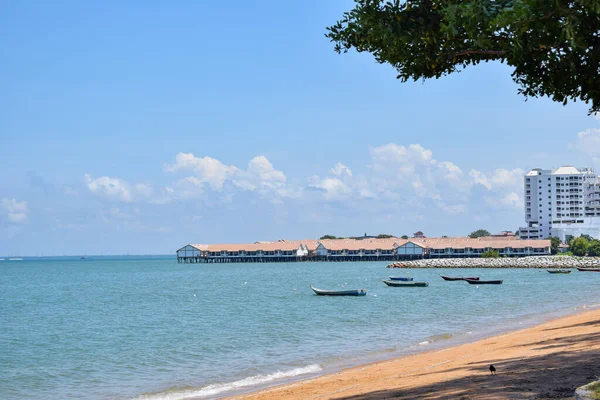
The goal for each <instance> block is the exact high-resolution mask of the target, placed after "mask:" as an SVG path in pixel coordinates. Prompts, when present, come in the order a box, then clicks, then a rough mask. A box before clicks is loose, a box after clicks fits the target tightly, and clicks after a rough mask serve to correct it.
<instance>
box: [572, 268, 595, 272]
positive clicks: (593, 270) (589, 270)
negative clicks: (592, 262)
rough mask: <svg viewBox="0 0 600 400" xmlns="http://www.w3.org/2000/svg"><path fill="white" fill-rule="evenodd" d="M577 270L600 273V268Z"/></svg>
mask: <svg viewBox="0 0 600 400" xmlns="http://www.w3.org/2000/svg"><path fill="white" fill-rule="evenodd" d="M577 269H578V270H579V271H581V272H600V268H580V267H577Z"/></svg>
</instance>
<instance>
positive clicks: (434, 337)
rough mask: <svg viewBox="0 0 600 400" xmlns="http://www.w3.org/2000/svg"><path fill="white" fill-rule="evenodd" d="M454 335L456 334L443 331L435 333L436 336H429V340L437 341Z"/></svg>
mask: <svg viewBox="0 0 600 400" xmlns="http://www.w3.org/2000/svg"><path fill="white" fill-rule="evenodd" d="M453 336H454V335H452V334H451V333H442V334H440V335H434V336H431V337H430V338H429V340H430V341H431V342H437V341H439V340H446V339H452V337H453Z"/></svg>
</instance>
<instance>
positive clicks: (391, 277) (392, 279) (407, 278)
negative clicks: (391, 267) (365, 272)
mask: <svg viewBox="0 0 600 400" xmlns="http://www.w3.org/2000/svg"><path fill="white" fill-rule="evenodd" d="M412 280H413V278H409V277H404V276H390V281H403V282H411V281H412Z"/></svg>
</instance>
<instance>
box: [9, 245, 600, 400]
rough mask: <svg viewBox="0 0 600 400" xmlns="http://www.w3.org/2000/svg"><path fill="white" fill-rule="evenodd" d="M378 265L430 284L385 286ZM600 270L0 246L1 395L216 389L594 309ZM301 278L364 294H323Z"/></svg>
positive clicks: (247, 386) (269, 381)
mask: <svg viewBox="0 0 600 400" xmlns="http://www.w3.org/2000/svg"><path fill="white" fill-rule="evenodd" d="M440 274H445V275H452V276H479V277H481V279H503V280H504V284H503V285H488V286H484V285H469V284H468V283H466V282H464V281H458V282H446V281H443V280H442V279H441V278H440V276H439V275H440ZM390 275H401V276H410V277H413V278H414V279H415V280H417V281H428V282H429V287H426V288H391V287H387V286H386V285H385V284H383V282H382V280H383V279H386V278H388V277H389V276H390ZM599 283H600V274H594V273H584V272H577V271H574V272H573V273H571V274H570V275H551V274H549V273H547V272H546V271H545V270H540V269H465V270H461V269H388V268H386V263H385V262H354V263H352V262H347V263H344V262H331V263H326V262H305V263H265V264H258V263H257V264H178V263H177V262H176V260H175V259H174V257H144V258H141V257H140V258H136V257H124V258H118V257H117V258H110V257H103V258H99V257H98V258H94V257H88V258H87V259H84V260H81V259H79V258H75V259H72V258H64V259H60V258H59V259H43V258H42V259H34V260H31V259H28V258H26V257H25V259H24V260H8V259H5V260H3V261H0V398H1V399H7V400H8V399H81V398H86V399H139V400H142V399H144V400H163V399H165V400H166V399H168V400H179V399H210V398H220V397H224V396H228V395H232V394H239V393H243V392H248V391H253V390H257V389H261V388H264V387H267V386H271V385H277V384H281V383H285V382H290V381H293V380H300V379H306V378H310V377H314V376H317V375H320V374H325V373H328V372H334V371H337V370H340V369H343V368H346V367H349V366H354V365H359V364H363V363H367V362H371V361H377V360H383V359H388V358H392V357H399V356H402V355H404V354H410V353H414V352H418V351H424V350H430V349H435V348H439V347H443V346H449V345H452V344H457V343H462V342H467V341H471V340H475V339H477V338H481V337H485V336H489V335H492V334H496V333H500V332H505V331H508V330H514V329H518V328H521V327H525V326H530V325H532V324H536V323H539V322H542V321H545V320H548V319H551V318H554V317H557V316H561V315H566V314H571V313H576V312H581V311H584V310H586V309H590V308H595V307H597V304H596V303H597V302H599V301H598V284H599ZM311 284H312V285H313V286H315V287H317V288H321V289H342V288H343V289H355V288H356V289H366V290H367V291H368V293H367V296H365V297H321V296H316V295H315V294H314V293H313V292H312V291H311V289H310V285H311Z"/></svg>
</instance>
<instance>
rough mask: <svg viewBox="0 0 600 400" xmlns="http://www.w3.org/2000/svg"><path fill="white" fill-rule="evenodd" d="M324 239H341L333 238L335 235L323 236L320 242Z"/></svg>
mask: <svg viewBox="0 0 600 400" xmlns="http://www.w3.org/2000/svg"><path fill="white" fill-rule="evenodd" d="M324 239H341V238H338V237H336V236H333V235H323V236H321V237H320V238H319V240H324Z"/></svg>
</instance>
